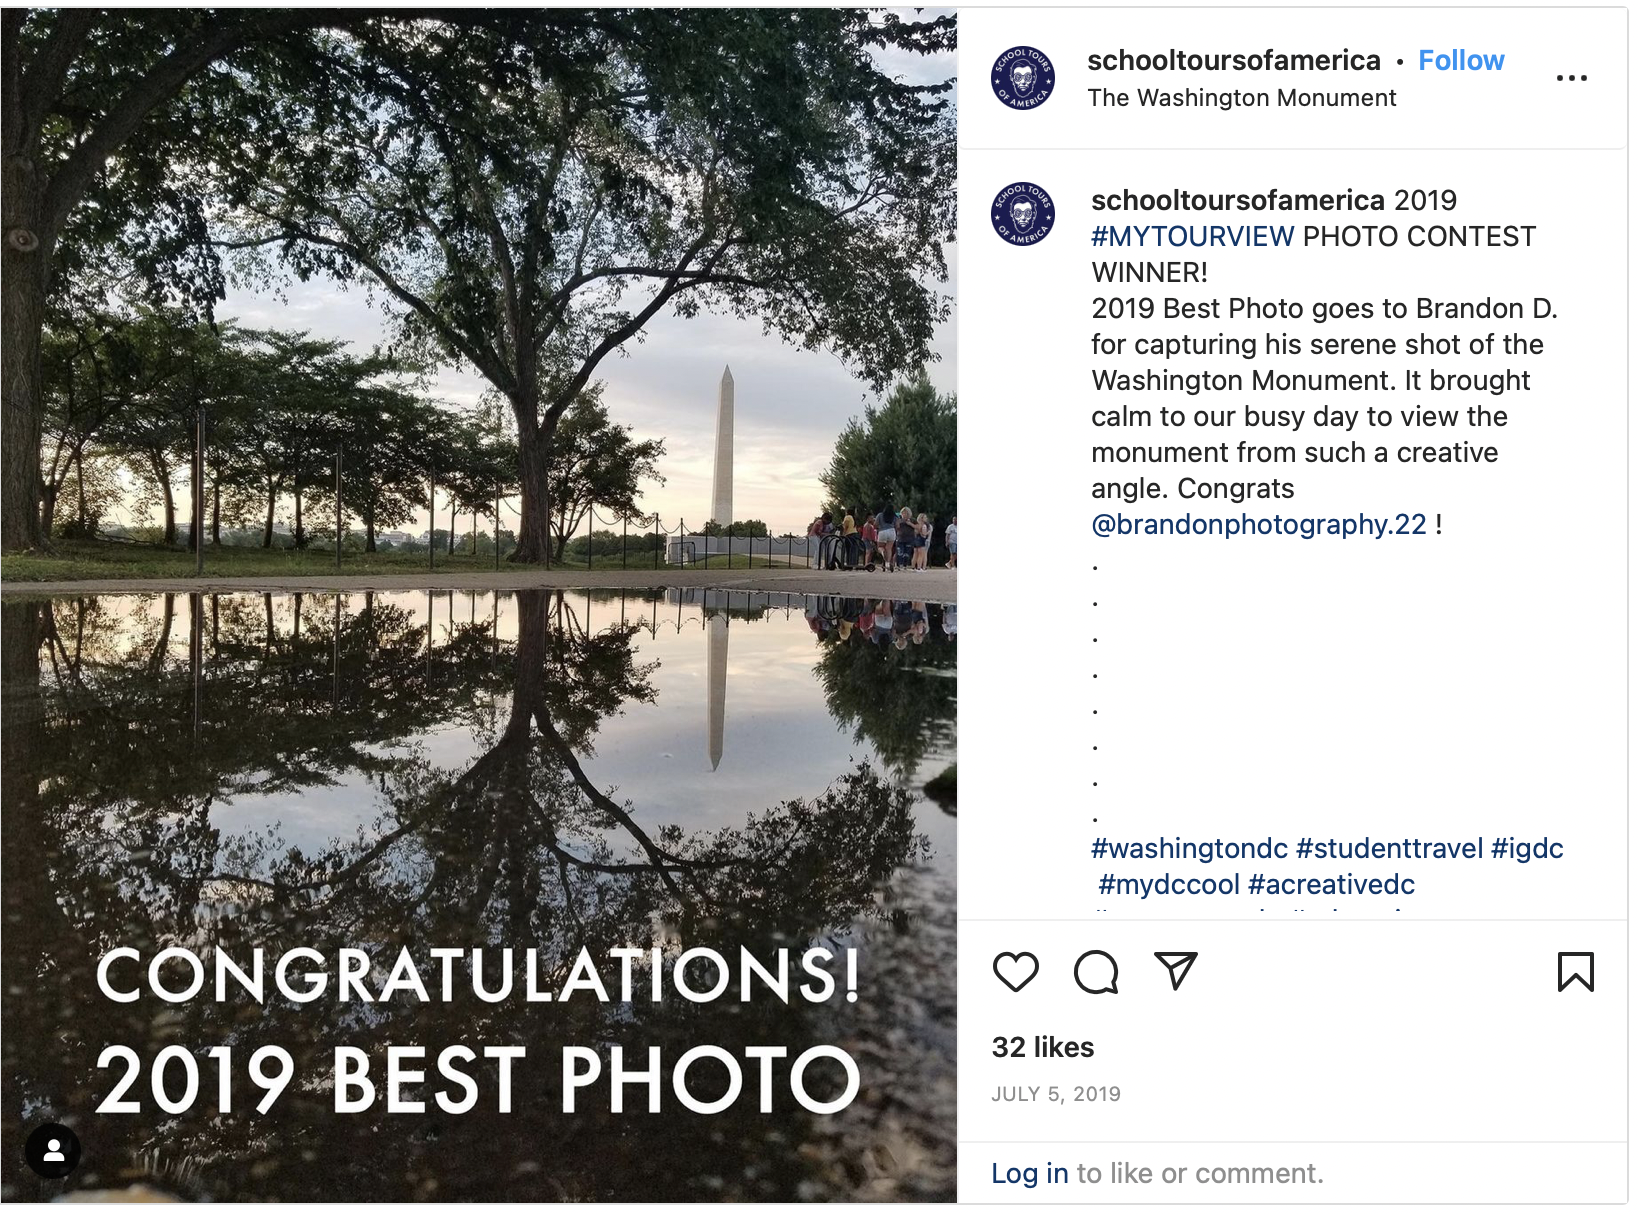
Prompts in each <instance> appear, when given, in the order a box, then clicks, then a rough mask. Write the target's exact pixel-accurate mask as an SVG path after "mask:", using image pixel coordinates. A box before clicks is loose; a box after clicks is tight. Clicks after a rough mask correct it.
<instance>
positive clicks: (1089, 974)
mask: <svg viewBox="0 0 1638 1214" xmlns="http://www.w3.org/2000/svg"><path fill="white" fill-rule="evenodd" d="M1119 977H1120V966H1118V965H1116V964H1115V959H1114V958H1113V957H1111V956H1110V955H1109V954H1108V953H1106V952H1104V951H1103V950H1102V949H1101V948H1091V949H1087V950H1086V952H1084V953H1082V954H1081V955H1080V956H1079V957H1077V958H1076V959H1075V985H1076V986H1078V987H1080V988H1081V989H1082V990H1083V991H1085V992H1086V993H1087V994H1088V995H1118V994H1120V991H1119V990H1117V989H1116V987H1115V979H1117V978H1119Z"/></svg>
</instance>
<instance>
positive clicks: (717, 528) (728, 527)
mask: <svg viewBox="0 0 1638 1214" xmlns="http://www.w3.org/2000/svg"><path fill="white" fill-rule="evenodd" d="M700 534H701V535H732V536H733V538H735V539H736V540H738V539H744V538H746V537H747V536H749V537H751V538H752V539H759V540H760V539H766V538H767V537H768V524H767V523H764V522H763V521H762V520H761V519H759V518H742V519H738V520H736V521H735V522H732V523H727V524H724V523H719V522H717V520H716V519H710V520H708V521H706V522H705V523H703V524H701V526H700Z"/></svg>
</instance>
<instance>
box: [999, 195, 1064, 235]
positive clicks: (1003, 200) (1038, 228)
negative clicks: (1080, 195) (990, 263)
mask: <svg viewBox="0 0 1638 1214" xmlns="http://www.w3.org/2000/svg"><path fill="white" fill-rule="evenodd" d="M1057 218H1058V212H1057V209H1056V208H1055V207H1054V206H1053V205H1052V195H1051V194H1048V193H1047V192H1046V191H1045V190H1043V189H1042V188H1041V187H1040V186H1038V185H1036V184H1035V183H1034V182H1032V181H1015V182H1013V183H1012V184H1011V185H1009V186H1007V187H1006V188H1005V189H1003V190H1002V191H1001V192H1000V193H999V194H997V195H996V196H995V201H994V202H993V203H991V204H990V224H991V226H993V227H994V228H995V234H996V235H997V236H999V237H1000V238H1001V239H1002V240H1004V241H1006V242H1007V243H1008V244H1011V245H1032V244H1040V243H1041V241H1043V240H1045V239H1046V238H1047V234H1048V233H1049V232H1051V231H1052V225H1053V224H1054V223H1055V222H1056V221H1057Z"/></svg>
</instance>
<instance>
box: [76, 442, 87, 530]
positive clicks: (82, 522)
mask: <svg viewBox="0 0 1638 1214" xmlns="http://www.w3.org/2000/svg"><path fill="white" fill-rule="evenodd" d="M74 492H75V494H76V495H77V497H78V498H79V527H80V538H81V539H90V538H91V527H90V524H89V523H88V522H87V521H86V517H85V448H84V447H81V448H80V449H79V450H77V451H75V452H74Z"/></svg>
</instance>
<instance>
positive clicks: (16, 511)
mask: <svg viewBox="0 0 1638 1214" xmlns="http://www.w3.org/2000/svg"><path fill="white" fill-rule="evenodd" d="M0 182H3V183H4V184H3V187H0V193H3V194H4V200H5V217H4V220H3V224H4V227H5V235H4V253H3V254H0V258H3V260H0V551H5V552H22V551H25V550H27V549H29V548H39V547H41V546H43V544H44V542H45V534H44V532H43V531H42V529H41V526H40V418H41V390H40V379H41V371H40V330H41V327H42V326H43V325H44V323H45V308H46V283H47V273H48V267H49V265H50V260H51V242H50V240H49V238H48V237H47V235H46V234H45V233H44V228H45V206H44V199H43V197H42V190H41V184H40V182H39V178H38V170H37V166H35V164H34V163H33V161H32V159H30V158H28V157H22V156H6V157H5V161H4V168H3V171H0Z"/></svg>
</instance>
